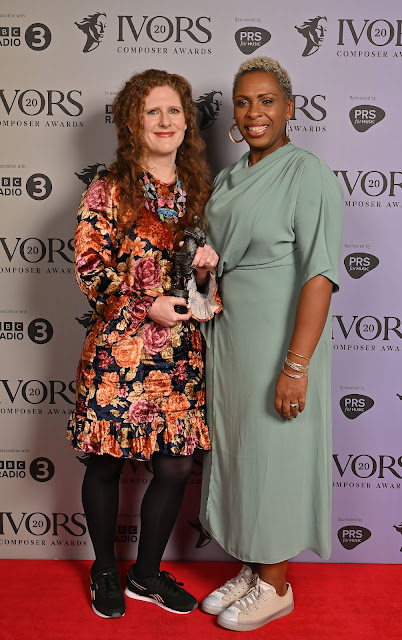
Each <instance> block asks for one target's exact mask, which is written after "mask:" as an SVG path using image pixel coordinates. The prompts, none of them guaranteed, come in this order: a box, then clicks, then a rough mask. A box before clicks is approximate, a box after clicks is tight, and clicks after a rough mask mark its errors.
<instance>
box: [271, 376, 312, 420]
mask: <svg viewBox="0 0 402 640" xmlns="http://www.w3.org/2000/svg"><path fill="white" fill-rule="evenodd" d="M307 383H308V378H307V376H306V377H305V378H290V377H289V376H287V375H286V374H285V373H283V371H281V373H280V374H279V376H278V380H277V382H276V389H275V409H276V410H277V412H278V413H279V415H280V416H281V417H282V418H286V420H291V419H292V418H297V416H298V415H299V412H300V413H301V412H302V411H303V409H304V407H305V406H306V391H307Z"/></svg>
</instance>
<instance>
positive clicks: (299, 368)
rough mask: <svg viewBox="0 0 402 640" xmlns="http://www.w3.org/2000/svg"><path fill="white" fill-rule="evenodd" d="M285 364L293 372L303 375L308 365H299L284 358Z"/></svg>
mask: <svg viewBox="0 0 402 640" xmlns="http://www.w3.org/2000/svg"><path fill="white" fill-rule="evenodd" d="M285 364H287V366H288V367H289V368H290V369H293V371H301V372H303V373H307V371H308V368H309V365H308V364H300V363H299V362H293V360H289V358H285Z"/></svg>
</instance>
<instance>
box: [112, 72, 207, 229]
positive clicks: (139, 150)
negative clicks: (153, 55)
mask: <svg viewBox="0 0 402 640" xmlns="http://www.w3.org/2000/svg"><path fill="white" fill-rule="evenodd" d="M162 86H168V87H171V88H172V89H173V90H174V91H176V93H177V94H178V95H179V97H180V100H181V104H182V106H183V111H184V117H185V121H186V125H187V129H186V132H185V135H184V140H183V142H182V143H181V145H180V147H179V148H178V150H177V155H176V167H177V173H178V176H179V178H180V181H181V183H182V186H183V188H184V190H185V191H186V193H187V211H186V215H185V216H184V217H183V218H181V219H180V223H181V225H180V226H181V227H187V226H192V225H193V224H194V216H196V215H197V216H198V217H199V219H200V223H199V224H201V226H202V227H204V228H205V227H206V220H205V215H204V207H205V204H206V202H207V200H208V198H209V195H210V193H211V182H212V181H211V174H210V170H209V167H208V164H207V161H206V155H205V144H204V141H203V140H202V138H201V136H200V133H199V129H198V125H197V121H196V109H195V105H194V101H193V97H192V89H191V85H190V84H189V83H188V82H187V80H185V78H183V77H182V76H179V75H176V74H174V73H168V72H167V71H162V70H160V69H147V70H146V71H143V72H141V73H136V74H134V75H133V76H132V77H131V78H130V79H129V80H128V81H127V82H126V83H125V85H124V86H123V88H122V89H121V90H120V91H119V93H118V94H117V96H116V98H115V100H114V102H113V116H114V124H115V125H116V128H117V140H118V146H117V150H116V160H115V162H114V163H113V164H112V166H111V167H110V178H111V179H112V180H115V181H116V183H117V184H118V187H119V191H120V210H119V220H120V222H121V224H122V225H123V226H124V227H126V226H130V224H132V222H133V221H134V220H135V217H136V214H137V212H136V204H135V201H136V198H139V197H141V196H143V190H142V188H141V186H140V184H139V182H138V177H139V176H142V175H143V174H144V167H143V165H142V161H143V159H144V157H145V156H146V147H145V145H144V143H143V138H142V131H143V121H142V114H143V109H144V102H145V98H146V96H147V95H148V94H149V92H150V91H151V89H154V88H155V87H162ZM128 124H129V125H130V128H129V127H128Z"/></svg>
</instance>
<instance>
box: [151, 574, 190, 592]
mask: <svg viewBox="0 0 402 640" xmlns="http://www.w3.org/2000/svg"><path fill="white" fill-rule="evenodd" d="M158 578H162V579H163V582H164V586H165V587H166V589H167V591H171V592H172V593H173V592H175V591H177V590H178V589H180V587H182V586H183V584H184V583H183V582H177V580H176V578H175V577H174V575H172V574H171V573H169V571H161V572H160V574H159V576H158V577H157V578H156V580H158Z"/></svg>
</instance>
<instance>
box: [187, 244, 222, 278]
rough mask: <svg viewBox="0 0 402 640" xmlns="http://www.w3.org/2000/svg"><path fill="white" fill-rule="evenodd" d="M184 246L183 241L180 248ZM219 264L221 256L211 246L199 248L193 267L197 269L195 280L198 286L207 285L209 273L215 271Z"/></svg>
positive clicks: (206, 245) (205, 245)
mask: <svg viewBox="0 0 402 640" xmlns="http://www.w3.org/2000/svg"><path fill="white" fill-rule="evenodd" d="M182 245H183V241H182V242H180V246H182ZM218 262H219V256H218V254H217V253H216V251H214V249H213V248H212V247H211V246H210V245H209V244H204V246H203V247H198V249H197V251H196V253H195V256H194V260H193V263H192V265H191V266H192V267H193V269H195V279H196V281H197V285H198V286H203V285H204V284H206V282H207V280H208V277H209V273H210V272H211V271H213V270H214V269H215V267H216V265H217V264H218Z"/></svg>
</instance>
